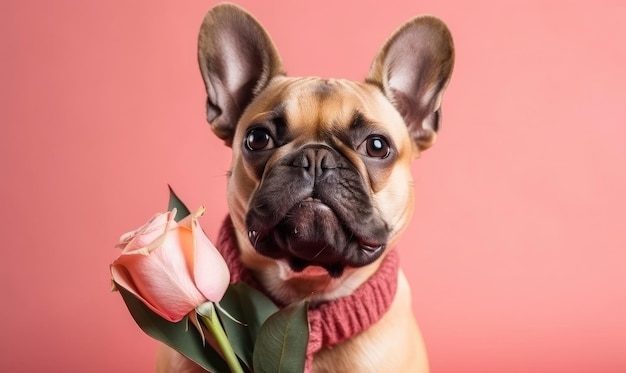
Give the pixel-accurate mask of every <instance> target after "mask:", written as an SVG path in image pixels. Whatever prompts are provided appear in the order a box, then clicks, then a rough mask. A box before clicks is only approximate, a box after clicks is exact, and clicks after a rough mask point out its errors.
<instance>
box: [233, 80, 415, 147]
mask: <svg viewBox="0 0 626 373" xmlns="http://www.w3.org/2000/svg"><path fill="white" fill-rule="evenodd" d="M268 119H269V120H275V121H279V122H281V125H282V126H284V127H285V131H288V132H289V135H288V137H289V140H293V141H294V144H292V145H293V146H298V145H303V144H299V143H298V139H299V138H300V137H302V138H306V139H307V141H309V142H310V141H312V140H313V139H314V140H317V141H319V142H337V141H339V142H341V143H344V144H351V143H352V142H353V141H358V140H362V139H361V137H362V136H364V135H365V132H375V131H378V132H382V134H384V135H385V136H388V137H389V138H390V140H395V141H399V142H402V141H401V139H405V138H406V135H407V129H406V125H405V123H404V121H403V119H402V117H401V116H400V115H399V114H398V112H397V111H396V110H395V109H394V107H393V105H391V103H390V102H389V101H388V100H387V99H386V98H385V97H384V95H383V94H382V93H381V92H380V90H379V89H377V88H376V87H375V86H373V85H370V84H367V83H361V82H354V81H350V80H344V79H321V78H315V77H308V78H287V77H281V78H277V79H274V81H273V82H272V83H270V85H269V86H268V88H266V89H265V90H264V91H263V92H261V94H260V95H259V96H258V97H257V99H255V100H254V101H253V102H252V104H251V105H250V106H249V108H248V110H246V112H245V113H244V115H243V116H242V118H241V120H240V122H239V126H238V127H239V128H238V136H237V137H238V138H240V139H241V137H242V136H244V135H245V132H246V131H247V129H249V128H250V127H253V126H255V125H256V124H257V123H262V122H263V121H266V120H268ZM301 135H302V136H301ZM350 136H353V137H354V138H350ZM407 143H408V142H407ZM334 145H337V144H334ZM397 145H398V146H402V145H404V144H401V143H400V144H397Z"/></svg>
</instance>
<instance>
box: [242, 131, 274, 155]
mask: <svg viewBox="0 0 626 373" xmlns="http://www.w3.org/2000/svg"><path fill="white" fill-rule="evenodd" d="M245 144H246V148H248V150H263V149H269V148H273V147H274V140H273V139H272V136H270V133H269V132H268V130H266V129H265V128H253V129H251V130H250V131H248V134H247V135H246V140H245Z"/></svg>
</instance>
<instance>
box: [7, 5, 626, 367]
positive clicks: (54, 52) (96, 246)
mask: <svg viewBox="0 0 626 373" xmlns="http://www.w3.org/2000/svg"><path fill="white" fill-rule="evenodd" d="M366 3H371V5H367V6H365V5H364V4H366ZM212 4H213V3H211V2H208V1H202V2H201V1H184V2H174V1H157V2H155V1H135V2H129V1H122V0H115V1H113V0H111V1H98V2H96V1H78V0H77V1H23V2H18V1H8V2H7V1H4V2H2V4H0V38H1V44H0V45H1V46H2V48H1V51H2V52H1V53H2V58H1V60H0V66H1V67H2V68H1V69H0V82H1V84H2V89H1V91H0V97H1V99H0V123H1V126H2V127H1V128H2V136H0V170H1V175H2V182H1V183H0V198H1V199H2V207H3V208H4V213H3V215H4V218H3V219H2V224H1V225H0V227H1V228H0V229H1V231H0V232H1V237H2V248H1V250H0V252H1V253H0V289H1V294H2V297H3V300H2V307H0V323H1V324H0V330H2V332H1V333H0V341H1V344H2V346H1V347H2V353H0V370H1V371H5V372H35V371H59V372H60V371H66V372H80V371H83V372H148V371H152V370H153V366H154V352H155V347H156V343H155V342H153V341H152V340H151V339H149V338H148V337H147V336H145V335H143V334H142V332H141V331H140V330H139V328H138V327H137V326H136V325H135V324H134V322H133V321H132V320H131V318H130V315H129V314H128V312H127V311H126V309H125V307H124V305H123V303H122V301H121V299H120V296H119V295H118V294H110V293H109V278H110V277H109V276H110V275H109V269H108V265H109V263H110V262H111V261H112V260H113V259H114V258H115V257H116V255H117V254H118V251H117V250H116V249H114V248H113V245H114V244H115V243H116V242H117V238H118V237H119V235H120V234H121V233H123V232H125V231H127V230H130V229H133V228H135V227H137V226H138V225H140V224H142V223H144V222H145V220H147V218H148V217H149V216H151V215H152V214H153V213H154V212H156V211H158V210H162V209H164V208H165V206H166V202H167V188H166V184H167V183H171V184H172V185H173V186H174V187H175V188H176V190H177V191H178V192H179V194H180V195H181V196H182V197H183V198H184V200H186V201H187V202H188V204H189V205H190V206H192V207H193V206H199V205H200V204H205V205H207V206H208V207H209V213H208V216H206V217H205V218H203V220H202V224H203V225H204V227H205V229H206V230H207V232H208V233H209V235H210V236H212V237H215V232H216V231H217V225H218V223H219V221H220V220H221V219H222V217H223V216H224V214H225V213H226V205H225V201H224V194H225V173H226V170H227V168H228V160H229V156H230V155H229V151H227V150H226V148H224V147H222V145H221V143H220V142H219V141H218V140H216V138H214V137H213V135H212V134H211V133H210V130H209V127H208V125H207V124H206V122H205V120H204V115H205V114H204V104H203V102H204V92H203V85H202V82H201V80H200V74H199V72H198V69H197V66H196V55H195V49H196V35H197V31H198V27H199V24H200V21H201V19H202V17H203V15H204V12H205V11H206V10H207V9H208V8H209V7H210V6H211V5H212ZM241 4H242V5H243V6H245V7H246V8H248V9H249V10H250V11H252V12H253V13H254V14H255V15H256V16H257V17H258V18H259V19H260V20H261V22H262V23H263V24H264V25H265V26H266V27H267V29H268V31H269V32H270V34H271V35H272V36H273V38H274V40H275V42H276V44H277V46H278V48H279V50H280V51H281V54H282V57H283V59H284V62H285V64H286V66H287V69H288V71H289V72H290V73H291V74H292V75H310V74H312V75H321V76H324V77H329V76H333V77H347V78H353V79H362V78H363V77H364V76H365V73H366V71H367V68H368V67H369V63H370V61H371V58H372V57H373V55H374V53H375V51H376V50H377V48H378V47H379V46H380V45H381V44H382V42H383V41H384V39H385V38H386V37H387V36H388V35H389V34H390V33H391V32H392V31H393V30H394V29H395V27H396V26H398V25H400V23H402V22H403V21H405V20H407V19H408V18H410V17H412V16H413V15H417V14H420V13H430V14H435V15H437V16H439V17H441V18H442V19H443V20H445V21H446V22H447V24H448V25H449V27H450V28H451V30H452V33H453V35H454V37H455V42H456V48H457V60H456V68H455V72H454V75H453V79H452V83H451V85H450V88H449V90H448V93H447V95H446V98H445V101H444V107H445V117H444V122H443V129H442V132H441V136H440V138H439V139H440V141H439V142H438V143H437V145H436V146H435V147H434V148H433V149H432V150H430V151H428V152H427V153H425V155H424V156H423V158H422V159H421V160H419V161H417V162H416V163H415V166H414V174H415V178H416V191H417V196H418V198H417V214H416V216H415V218H414V221H413V223H412V225H411V227H410V228H409V231H408V232H407V234H406V235H405V236H404V239H403V241H402V244H401V246H400V247H399V250H400V251H401V255H402V260H403V266H404V267H405V269H406V271H407V272H408V276H409V280H410V282H411V283H412V289H413V296H414V301H413V303H414V309H415V313H416V315H417V317H418V319H419V322H420V324H421V326H422V328H423V332H424V336H425V339H426V343H427V347H428V350H429V355H430V361H431V367H432V371H433V372H439V373H443V372H481V373H486V372H568V373H571V372H619V371H622V372H623V371H626V354H624V346H626V309H625V308H626V274H625V273H626V268H625V263H626V251H625V249H626V233H625V229H624V228H625V227H624V225H625V221H626V219H625V218H626V213H625V211H626V197H625V193H624V192H625V191H626V151H625V150H626V89H625V88H624V87H625V86H626V73H625V70H624V69H625V67H626V52H625V51H626V49H625V47H624V42H625V40H626V22H624V19H626V2H623V1H593V2H589V1H581V2H576V1H552V2H546V1H518V2H502V1H497V0H493V1H487V0H485V1H478V2H476V1H474V2H467V1H445V0H436V1H426V0H425V1H399V0H387V1H385V2H384V5H382V4H383V2H379V3H376V4H374V2H364V1H336V0H332V1H330V0H322V1H315V2H312V1H311V2H302V3H301V4H300V3H299V2H291V1H265V2H262V4H261V2H255V1H252V0H250V1H241ZM504 4H507V5H504Z"/></svg>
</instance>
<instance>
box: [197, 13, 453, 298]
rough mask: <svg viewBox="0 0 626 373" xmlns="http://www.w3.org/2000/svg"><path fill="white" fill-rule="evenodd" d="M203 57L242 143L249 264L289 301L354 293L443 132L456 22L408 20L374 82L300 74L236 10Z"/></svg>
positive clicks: (216, 19)
mask: <svg viewBox="0 0 626 373" xmlns="http://www.w3.org/2000/svg"><path fill="white" fill-rule="evenodd" d="M198 58H199V63H200V69H201V72H202V77H203V79H204V82H205V85H206V90H207V95H208V99H207V119H208V121H209V123H210V124H211V128H212V129H213V131H214V132H215V134H216V135H217V136H219V137H220V138H221V139H223V140H224V142H225V143H226V144H227V145H229V146H231V147H232V154H233V158H232V164H231V171H230V175H229V181H228V194H229V195H228V202H229V206H230V214H231V218H232V220H233V223H234V226H235V229H236V234H237V239H238V243H239V246H240V249H241V252H242V261H243V263H244V264H245V265H247V266H248V267H249V268H251V269H252V270H253V271H254V272H255V273H256V275H257V277H258V278H259V280H260V281H261V282H262V283H263V284H264V285H265V286H266V288H268V290H269V291H270V292H272V293H273V295H274V296H275V297H276V298H278V299H280V300H282V301H284V302H288V301H292V300H294V299H299V298H302V297H304V296H308V295H310V294H311V293H313V297H314V298H318V299H329V298H333V297H337V296H341V295H345V294H346V293H349V292H350V291H351V290H352V289H353V288H356V287H357V286H358V285H360V283H361V282H363V281H364V280H365V279H366V278H367V277H368V276H369V275H371V273H373V271H375V270H376V268H377V266H378V264H379V263H380V260H381V258H382V257H383V256H384V255H385V252H386V251H387V250H388V249H389V248H390V247H392V246H393V245H394V244H395V242H396V240H397V238H398V235H399V233H400V232H401V231H402V230H403V229H404V228H405V227H406V225H407V224H408V222H409V220H410V217H411V215H412V212H413V184H412V178H411V170H410V163H411V161H412V160H413V159H414V158H416V157H417V156H418V155H419V153H420V152H421V151H423V150H425V149H427V148H429V147H430V146H431V145H432V144H433V143H434V141H435V139H436V136H437V131H438V129H439V126H440V123H441V100H442V95H443V92H444V90H445V88H446V86H447V84H448V81H449V79H450V75H451V72H452V66H453V60H454V51H453V46H452V38H451V36H450V33H449V31H448V29H447V28H446V26H445V25H444V24H443V23H442V22H441V21H440V20H438V19H436V18H434V17H429V16H423V17H417V18H414V19H412V20H410V21H409V22H407V23H406V24H404V25H403V26H402V27H400V28H399V29H398V30H397V31H396V32H395V33H394V34H393V35H392V36H391V37H390V38H389V40H388V41H387V42H386V43H385V44H384V45H383V47H382V48H381V49H380V51H379V52H378V54H377V55H376V57H375V59H374V62H373V64H372V66H371V69H370V71H369V74H368V76H367V78H366V79H365V81H364V82H353V81H347V80H335V79H321V78H314V77H310V78H291V77H287V76H286V75H285V73H284V72H283V69H282V65H281V61H280V57H279V56H278V53H277V51H276V49H275V47H274V45H273V43H272V41H271V40H270V38H269V36H268V35H267V33H266V32H265V31H264V29H263V28H262V27H261V25H260V24H259V23H258V22H257V21H256V20H255V19H254V18H253V17H252V16H251V15H249V14H248V13H246V12H245V11H243V10H241V9H240V8H238V7H236V6H234V5H227V4H224V5H219V6H217V7H215V8H213V9H212V10H210V11H209V12H208V13H207V15H206V17H205V19H204V22H203V24H202V27H201V30H200V36H199V47H198Z"/></svg>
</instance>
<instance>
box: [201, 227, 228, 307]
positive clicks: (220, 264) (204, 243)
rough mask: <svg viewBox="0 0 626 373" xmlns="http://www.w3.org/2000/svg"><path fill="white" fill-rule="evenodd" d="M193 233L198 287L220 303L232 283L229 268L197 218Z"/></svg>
mask: <svg viewBox="0 0 626 373" xmlns="http://www.w3.org/2000/svg"><path fill="white" fill-rule="evenodd" d="M192 233H193V242H194V248H195V250H194V266H193V278H194V281H195V283H196V287H197V288H198V290H200V292H201V293H202V294H203V295H204V296H205V297H206V298H207V299H208V300H210V301H213V302H219V301H220V300H221V299H222V297H223V296H224V293H225V292H226V288H227V287H228V284H229V282H230V272H229V271H228V266H227V265H226V262H225V261H224V258H223V257H222V255H221V254H220V253H219V252H218V251H217V249H216V248H215V246H214V245H213V243H211V241H210V240H209V238H208V237H207V236H206V234H204V231H202V228H201V227H200V224H199V223H198V221H197V219H195V218H194V219H193V220H192Z"/></svg>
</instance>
